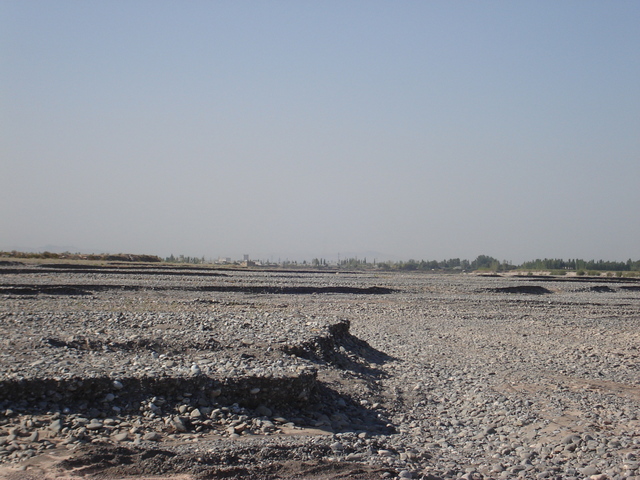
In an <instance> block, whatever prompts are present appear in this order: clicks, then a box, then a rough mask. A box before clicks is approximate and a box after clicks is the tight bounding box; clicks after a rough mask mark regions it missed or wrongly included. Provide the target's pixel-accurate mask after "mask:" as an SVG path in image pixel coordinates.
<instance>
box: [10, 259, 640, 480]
mask: <svg viewBox="0 0 640 480" xmlns="http://www.w3.org/2000/svg"><path fill="white" fill-rule="evenodd" d="M0 325H1V328H2V335H1V336H0V347H1V349H0V478H7V479H9V478H12V479H18V478H25V479H28V478H33V479H35V478H52V479H53V478H79V477H80V476H84V478H91V477H92V476H94V477H96V478H111V479H124V478H143V477H144V478H151V477H152V476H154V475H155V476H161V477H163V478H167V477H168V476H171V475H184V477H182V478H190V479H199V478H202V479H204V478H264V479H268V478H282V479H285V478H291V479H293V478H317V479H320V478H323V479H333V478H361V479H374V478H375V479H378V478H415V479H432V480H433V479H457V478H465V479H509V478H523V479H545V478H550V479H567V478H576V479H584V478H590V479H594V480H597V479H611V480H618V479H628V480H632V479H640V420H639V416H640V282H637V281H634V279H626V278H625V279H623V278H616V277H598V278H591V277H550V276H481V275H472V274H456V275H443V274H417V273H416V274H404V273H385V272H366V273H361V272H351V273H349V272H340V273H339V274H336V273H335V272H296V271H256V270H213V269H207V268H203V269H194V268H183V269H180V268H169V266H158V265H155V266H154V265H152V264H146V265H142V264H141V265H126V264H113V265H103V266H90V265H84V266H83V265H78V264H75V265H74V264H71V265H64V264H52V265H29V264H20V263H12V264H7V263H6V262H5V264H4V265H2V266H0Z"/></svg>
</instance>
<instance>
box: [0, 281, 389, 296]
mask: <svg viewBox="0 0 640 480" xmlns="http://www.w3.org/2000/svg"><path fill="white" fill-rule="evenodd" d="M109 290H118V291H138V290H174V291H175V290H178V291H192V292H224V293H249V294H274V295H313V294H328V293H341V294H351V295H386V294H389V293H393V292H394V291H395V290H393V289H392V288H386V287H367V288H360V287H346V286H345V287H341V286H335V287H309V286H268V285H265V286H259V285H258V286H242V285H208V286H203V287H148V286H141V285H91V284H86V285H16V284H13V285H11V284H9V285H2V286H0V294H5V295H38V294H44V295H90V294H91V292H105V291H109Z"/></svg>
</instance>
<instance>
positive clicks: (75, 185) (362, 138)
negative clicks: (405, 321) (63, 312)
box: [0, 0, 640, 263]
mask: <svg viewBox="0 0 640 480" xmlns="http://www.w3.org/2000/svg"><path fill="white" fill-rule="evenodd" d="M639 25H640V2H638V1H636V0H633V1H624V0H620V1H615V2H607V1H589V0H587V1H585V0H579V1H570V0H569V1H561V2H558V1H481V2H477V1H473V2H472V1H468V2H467V1H456V2H450V1H440V2H438V1H408V0H407V1H391V0H389V1H374V0H366V1H356V0H347V1H343V0H339V1H331V0H329V1H327V0H323V1H315V2H309V1H268V2H265V1H242V0H240V1H236V0H234V1H213V0H212V1H195V0H192V1H187V2H183V1H158V0H153V1H124V0H120V1H81V0H76V1H65V0H58V1H55V2H53V1H27V2H25V1H23V0H19V1H12V0H3V1H2V2H0V62H1V63H0V82H1V83H0V178H1V182H0V249H6V248H9V247H16V246H17V247H22V248H38V247H41V246H43V245H63V246H74V247H77V248H79V249H93V250H95V251H98V252H101V251H105V252H106V251H108V252H127V253H151V254H158V255H162V256H166V255H169V254H170V253H173V254H174V255H178V254H185V255H196V256H202V255H205V256H206V257H217V256H231V257H238V256H240V255H242V254H243V253H248V254H250V255H251V257H252V258H268V257H276V258H277V257H282V258H287V257H288V258H290V259H294V258H299V259H302V258H307V259H310V258H313V257H316V256H318V257H320V256H324V257H331V256H334V255H336V254H337V253H338V252H341V254H342V255H346V254H351V253H358V254H365V253H366V252H372V251H375V252H381V253H384V254H389V255H394V256H396V257H398V258H403V259H408V258H415V259H443V258H450V257H461V258H469V259H473V258H475V257H476V256H477V255H479V254H487V255H492V256H495V257H497V258H499V259H501V260H502V259H506V260H511V261H513V262H516V263H518V262H521V261H524V260H528V259H533V258H538V257H540V258H542V257H562V258H575V257H579V258H596V259H599V258H603V259H609V260H626V259H627V258H630V257H631V258H633V259H637V258H640V28H639Z"/></svg>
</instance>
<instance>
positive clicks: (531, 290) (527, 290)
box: [488, 285, 553, 295]
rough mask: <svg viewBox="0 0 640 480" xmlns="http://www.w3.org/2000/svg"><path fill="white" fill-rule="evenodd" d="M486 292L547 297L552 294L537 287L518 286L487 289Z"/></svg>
mask: <svg viewBox="0 0 640 480" xmlns="http://www.w3.org/2000/svg"><path fill="white" fill-rule="evenodd" d="M488 291H490V292H495V293H524V294H528V295H547V294H549V293H553V292H552V291H551V290H548V289H546V288H544V287H540V286H539V285H518V286H515V287H501V288H489V289H488Z"/></svg>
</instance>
